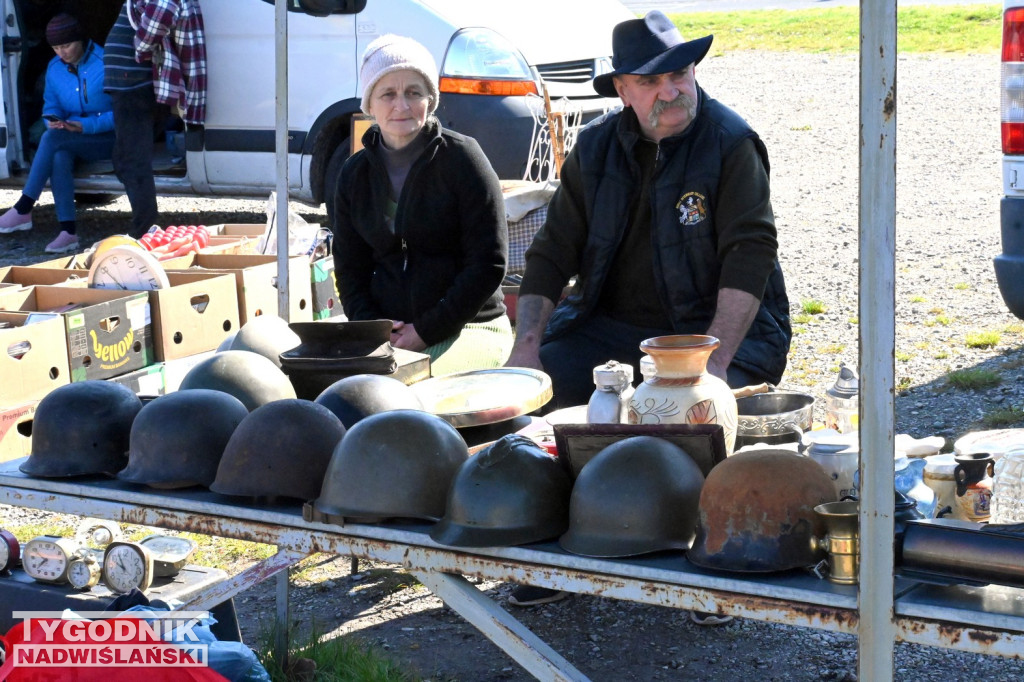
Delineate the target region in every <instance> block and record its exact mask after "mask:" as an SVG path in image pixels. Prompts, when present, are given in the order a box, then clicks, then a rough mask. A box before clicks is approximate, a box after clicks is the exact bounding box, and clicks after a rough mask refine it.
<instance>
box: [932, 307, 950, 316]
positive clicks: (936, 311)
mask: <svg viewBox="0 0 1024 682" xmlns="http://www.w3.org/2000/svg"><path fill="white" fill-rule="evenodd" d="M944 312H946V311H945V310H943V309H942V308H931V309H929V310H928V314H929V315H941V314H942V313H944Z"/></svg>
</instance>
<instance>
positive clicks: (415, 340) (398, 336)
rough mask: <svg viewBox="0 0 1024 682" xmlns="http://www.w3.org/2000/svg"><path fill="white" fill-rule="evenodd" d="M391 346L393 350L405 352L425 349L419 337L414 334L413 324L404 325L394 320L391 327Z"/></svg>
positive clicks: (424, 344) (425, 345)
mask: <svg viewBox="0 0 1024 682" xmlns="http://www.w3.org/2000/svg"><path fill="white" fill-rule="evenodd" d="M391 345H392V346H394V347H395V348H403V349H405V350H412V351H417V352H419V351H421V350H423V349H425V348H426V347H427V344H426V343H424V342H423V339H421V338H420V335H419V334H417V333H416V327H415V325H413V324H406V323H405V322H400V321H398V320H396V321H395V322H394V323H392V326H391Z"/></svg>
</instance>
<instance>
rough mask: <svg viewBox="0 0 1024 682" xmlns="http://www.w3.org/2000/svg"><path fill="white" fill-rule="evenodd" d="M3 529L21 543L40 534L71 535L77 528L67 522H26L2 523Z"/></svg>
mask: <svg viewBox="0 0 1024 682" xmlns="http://www.w3.org/2000/svg"><path fill="white" fill-rule="evenodd" d="M4 529H5V530H8V531H10V532H11V533H12V534H13V535H14V537H16V538H18V541H19V542H20V543H21V544H23V545H24V544H25V543H26V542H28V541H29V540H31V539H32V538H34V537H38V536H40V535H60V536H64V537H67V536H71V535H74V534H75V531H76V530H78V528H77V527H76V526H73V525H71V524H69V523H57V522H53V521H51V522H47V523H26V524H24V525H21V526H18V525H10V526H8V525H6V524H5V525H4Z"/></svg>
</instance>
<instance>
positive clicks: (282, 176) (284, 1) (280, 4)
mask: <svg viewBox="0 0 1024 682" xmlns="http://www.w3.org/2000/svg"><path fill="white" fill-rule="evenodd" d="M274 9H275V13H274V17H275V18H274V27H275V31H274V55H275V60H274V74H275V79H274V82H275V84H276V86H277V87H276V90H275V108H274V111H275V115H276V130H275V132H276V136H275V138H274V150H275V156H276V161H277V185H276V188H277V208H276V210H275V214H274V215H275V218H274V219H275V221H276V228H277V314H278V316H279V317H281V319H283V320H285V321H286V322H287V321H288V0H276V2H275V4H274Z"/></svg>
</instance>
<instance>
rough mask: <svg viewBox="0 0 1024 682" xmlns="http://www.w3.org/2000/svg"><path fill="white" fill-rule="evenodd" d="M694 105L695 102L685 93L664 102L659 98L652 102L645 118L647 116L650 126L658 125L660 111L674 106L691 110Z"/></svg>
mask: <svg viewBox="0 0 1024 682" xmlns="http://www.w3.org/2000/svg"><path fill="white" fill-rule="evenodd" d="M695 106H696V102H694V101H693V98H692V97H690V96H689V95H685V94H680V95H679V96H678V97H676V98H675V99H673V100H670V101H668V102H666V101H665V100H661V99H659V100H658V101H656V102H655V103H654V106H653V107H652V108H651V113H650V114H649V115H648V117H647V118H648V120H649V122H650V124H651V127H655V126H657V125H658V118H659V117H660V116H661V114H662V112H663V111H665V110H666V109H672V108H674V107H681V108H683V109H686V110H688V111H691V112H692V111H693V108H694V107H695ZM691 115H692V113H691Z"/></svg>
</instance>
